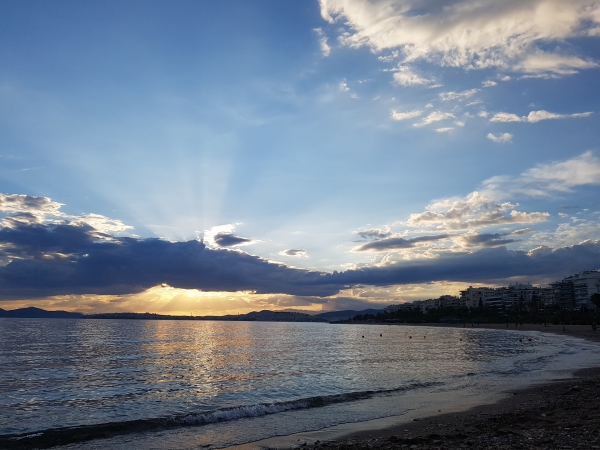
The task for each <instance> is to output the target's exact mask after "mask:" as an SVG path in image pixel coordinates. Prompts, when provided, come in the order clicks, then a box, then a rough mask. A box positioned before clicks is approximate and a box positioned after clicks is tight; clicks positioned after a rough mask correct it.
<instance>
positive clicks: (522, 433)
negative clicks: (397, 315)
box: [300, 323, 600, 450]
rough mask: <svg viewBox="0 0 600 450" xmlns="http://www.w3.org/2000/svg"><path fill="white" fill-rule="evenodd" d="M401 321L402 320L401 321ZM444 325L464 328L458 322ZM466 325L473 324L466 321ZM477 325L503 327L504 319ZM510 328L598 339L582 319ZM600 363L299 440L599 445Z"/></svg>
mask: <svg viewBox="0 0 600 450" xmlns="http://www.w3.org/2000/svg"><path fill="white" fill-rule="evenodd" d="M400 326H401V325H400ZM423 326H442V327H455V328H463V325H462V324H453V325H446V324H443V325H440V324H427V325H425V324H423ZM467 327H469V328H471V325H470V324H468V325H467ZM474 327H476V328H488V329H489V328H492V329H506V324H485V325H480V326H479V327H477V325H475V326H474ZM508 329H511V330H515V329H518V330H519V331H543V332H549V333H555V334H564V335H568V336H572V337H580V338H585V339H588V340H592V341H596V342H599V341H600V333H598V332H596V331H593V330H592V328H591V326H584V325H565V327H564V328H563V326H562V325H550V326H548V327H546V326H543V325H534V324H523V325H522V326H521V325H519V326H518V327H516V326H515V324H514V323H513V324H509V328H508ZM599 387H600V368H589V369H584V370H580V371H578V372H576V373H574V377H573V378H571V379H567V380H564V381H557V382H554V383H550V384H544V385H538V386H534V387H530V388H527V389H523V390H517V391H514V392H510V393H507V394H508V396H507V397H506V398H504V399H503V400H501V401H500V402H498V403H494V404H489V405H481V406H478V407H475V408H473V409H470V410H467V411H464V412H458V413H448V414H444V413H443V412H440V413H439V414H436V415H432V416H430V417H425V418H421V419H419V420H414V421H412V422H408V423H404V424H400V425H397V426H393V427H391V428H387V429H382V430H377V431H365V432H359V433H355V434H351V435H348V436H346V437H345V438H343V439H340V440H336V441H330V442H315V443H314V444H313V445H308V444H304V443H300V446H302V447H303V448H312V449H340V450H345V449H356V448H363V449H382V450H385V449H465V448H473V449H596V448H597V449H600V415H599V414H598V412H599V410H600V389H599Z"/></svg>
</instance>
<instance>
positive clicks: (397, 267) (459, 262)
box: [324, 241, 600, 286]
mask: <svg viewBox="0 0 600 450" xmlns="http://www.w3.org/2000/svg"><path fill="white" fill-rule="evenodd" d="M599 259H600V242H598V241H587V242H584V243H582V244H578V245H573V246H569V247H563V248H559V249H556V250H552V249H549V248H544V247H541V248H538V249H534V250H532V251H529V252H526V251H522V250H509V249H507V248H506V247H504V246H500V247H494V248H483V249H481V250H478V251H465V252H446V253H442V254H440V255H439V256H437V257H436V258H423V259H412V260H405V261H401V262H399V263H396V264H390V265H387V266H378V267H363V268H358V269H352V270H347V271H345V272H340V273H334V274H331V275H327V276H325V277H324V278H325V279H326V280H327V281H329V280H333V281H334V282H335V283H346V284H348V285H356V284H363V285H371V286H392V285H403V284H414V283H429V282H432V281H442V280H444V281H455V282H464V283H476V282H481V283H492V282H499V283H506V282H507V281H506V280H507V279H509V278H511V277H529V278H530V279H531V278H535V277H538V278H543V279H548V278H550V279H552V278H554V279H560V278H562V277H564V276H565V275H567V274H572V273H577V272H581V271H583V270H589V269H590V268H591V267H597V265H598V260H599Z"/></svg>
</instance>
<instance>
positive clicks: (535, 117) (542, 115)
mask: <svg viewBox="0 0 600 450" xmlns="http://www.w3.org/2000/svg"><path fill="white" fill-rule="evenodd" d="M591 115H592V113H591V112H584V113H577V114H556V113H551V112H548V111H544V110H541V111H531V112H530V113H529V115H528V116H527V122H531V123H535V122H539V121H541V120H548V119H570V118H579V117H589V116H591Z"/></svg>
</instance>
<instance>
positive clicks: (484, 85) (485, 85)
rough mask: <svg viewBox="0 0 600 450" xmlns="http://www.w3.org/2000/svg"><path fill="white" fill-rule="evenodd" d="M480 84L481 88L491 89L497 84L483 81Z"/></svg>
mask: <svg viewBox="0 0 600 450" xmlns="http://www.w3.org/2000/svg"><path fill="white" fill-rule="evenodd" d="M481 84H482V85H483V87H492V86H496V85H497V84H498V83H496V82H495V81H491V80H487V81H483V82H482V83H481Z"/></svg>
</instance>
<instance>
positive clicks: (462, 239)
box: [454, 231, 518, 248]
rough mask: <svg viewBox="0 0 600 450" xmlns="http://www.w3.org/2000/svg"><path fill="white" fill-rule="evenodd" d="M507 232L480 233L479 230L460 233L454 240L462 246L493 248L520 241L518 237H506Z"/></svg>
mask: <svg viewBox="0 0 600 450" xmlns="http://www.w3.org/2000/svg"><path fill="white" fill-rule="evenodd" d="M506 236H507V234H506V233H492V234H480V233H478V232H477V231H473V232H469V233H465V234H461V235H458V236H456V237H455V238H454V241H455V242H456V243H457V244H458V245H460V246H461V247H464V248H468V247H481V248H492V247H500V246H503V245H508V244H512V243H514V242H518V241H517V240H516V239H506V238H505V237H506Z"/></svg>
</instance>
